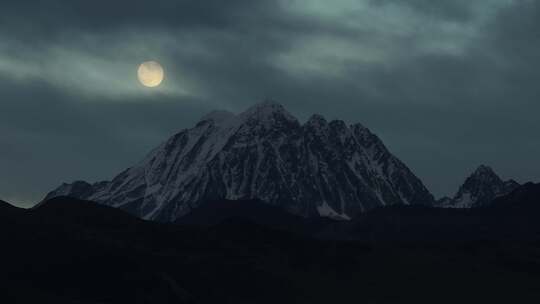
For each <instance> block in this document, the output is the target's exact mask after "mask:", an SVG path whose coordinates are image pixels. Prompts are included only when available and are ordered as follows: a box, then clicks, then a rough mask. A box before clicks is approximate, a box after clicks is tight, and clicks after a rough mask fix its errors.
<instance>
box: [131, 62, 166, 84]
mask: <svg viewBox="0 0 540 304" xmlns="http://www.w3.org/2000/svg"><path fill="white" fill-rule="evenodd" d="M137 76H138V77H139V81H140V82H141V83H142V85H144V86H146V87H149V88H154V87H157V86H159V85H160V84H161V82H162V81H163V77H164V76H165V73H164V72H163V67H162V66H161V64H159V63H158V62H156V61H146V62H143V63H141V65H140V66H139V70H138V71H137Z"/></svg>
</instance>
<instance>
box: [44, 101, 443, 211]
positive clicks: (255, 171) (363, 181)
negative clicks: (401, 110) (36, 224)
mask: <svg viewBox="0 0 540 304" xmlns="http://www.w3.org/2000/svg"><path fill="white" fill-rule="evenodd" d="M64 195H66V196H72V197H76V198H79V199H86V200H93V201H96V202H99V203H102V204H105V205H109V206H113V207H118V208H122V209H124V210H127V211H129V212H131V213H133V214H135V215H137V216H139V217H142V218H145V219H152V220H159V221H174V220H176V219H178V218H179V217H181V216H183V215H185V214H187V213H189V212H190V210H192V209H193V208H197V207H198V206H199V205H200V204H201V203H203V202H205V201H211V200H216V199H228V200H237V199H260V200H262V201H264V202H267V203H269V204H273V205H278V206H281V207H283V208H285V209H287V210H289V211H290V212H292V213H295V214H299V215H302V216H324V217H333V218H340V219H349V218H352V217H354V216H356V215H358V214H360V213H361V212H364V211H366V210H369V209H373V208H375V207H379V206H384V205H395V204H428V205H431V204H433V203H434V199H433V196H432V195H431V194H430V193H429V191H428V190H427V189H426V188H425V187H424V185H423V184H422V182H421V181H420V179H418V178H417V177H416V176H415V175H414V174H413V173H412V172H411V171H410V170H409V168H407V166H406V165H405V164H403V163H402V162H401V161H400V160H399V159H398V158H396V157H395V156H394V155H392V154H391V153H390V152H389V151H388V150H387V149H386V147H385V146H384V144H383V143H382V141H381V140H380V139H379V138H378V137H377V136H376V135H374V134H373V133H371V132H370V130H369V129H367V128H365V127H363V126H362V125H360V124H354V125H350V126H348V125H346V124H345V123H344V122H343V121H340V120H334V121H330V122H327V121H326V120H325V118H324V117H322V116H320V115H313V116H312V117H311V118H310V119H309V120H308V121H307V122H306V123H304V124H301V123H300V122H299V121H298V120H297V119H296V118H295V117H294V116H292V115H291V114H289V113H288V112H287V111H286V110H285V109H284V108H283V106H281V105H280V104H277V103H274V102H263V103H261V104H257V105H255V106H253V107H251V108H249V109H248V110H247V111H245V112H243V113H240V114H238V115H235V114H232V113H229V112H224V111H218V112H212V113H210V114H208V115H206V116H204V117H203V118H202V119H201V121H200V122H198V123H197V124H196V125H195V126H194V127H193V128H191V129H186V130H183V131H181V132H180V133H178V134H176V135H174V136H173V137H171V138H170V139H169V140H167V141H166V142H164V143H163V144H161V145H160V146H159V147H157V148H156V149H155V150H153V151H152V152H151V153H150V154H149V155H148V156H147V157H146V158H145V159H144V160H142V161H141V162H140V163H139V164H137V165H135V166H134V167H132V168H129V169H127V170H125V171H124V172H122V173H120V174H119V175H118V176H116V177H115V178H114V179H113V180H112V181H110V182H99V183H95V184H89V183H86V182H80V181H79V182H75V183H72V184H64V185H62V186H60V187H59V188H57V189H56V190H54V191H52V192H51V193H49V194H48V195H47V197H46V199H50V198H52V197H56V196H64Z"/></svg>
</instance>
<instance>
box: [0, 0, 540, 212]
mask: <svg viewBox="0 0 540 304" xmlns="http://www.w3.org/2000/svg"><path fill="white" fill-rule="evenodd" d="M539 33H540V1H534V0H521V1H520V0H482V1H470V0H439V1H432V0H334V1H327V0H272V1H270V0H268V1H254V0H228V1H222V0H206V1H202V0H184V1H178V0H153V1H142V0H118V1H110V0H107V1H105V0H94V1H82V0H80V1H79V0H77V1H75V0H50V1H26V0H13V1H5V0H0V174H1V175H0V198H1V199H4V200H7V201H10V202H12V203H16V204H19V205H21V206H30V205H32V204H34V203H35V202H36V201H38V200H40V199H41V198H42V197H43V196H44V194H45V193H46V192H47V191H49V190H51V189H52V188H54V187H56V186H57V185H59V184H60V183H62V182H69V181H72V180H78V179H83V180H88V181H98V180H102V179H110V178H112V177H113V176H114V175H115V174H116V173H118V172H119V171H121V170H123V169H124V168H126V167H128V166H130V165H132V164H133V163H135V162H136V161H138V160H139V159H141V158H142V157H143V156H144V155H145V154H146V153H147V152H148V151H149V150H150V149H151V148H153V147H154V146H156V145H157V144H159V143H160V142H162V141H163V140H165V139H166V138H167V137H169V136H170V135H172V134H174V133H176V132H177V131H179V130H181V129H183V128H186V127H190V126H192V125H193V124H194V123H195V122H196V121H197V120H198V119H199V118H200V117H201V116H203V115H204V114H205V113H206V112H208V111H210V110H213V109H227V110H231V111H236V112H237V111H241V110H243V109H245V108H246V107H249V106H250V105H251V104H253V103H256V102H258V101H261V100H263V99H266V98H271V99H273V100H276V101H278V102H280V103H282V104H283V105H285V106H286V108H287V109H288V110H289V111H290V112H291V113H293V114H294V115H296V116H297V117H299V119H301V120H305V119H306V118H307V117H309V116H310V115H311V114H312V113H314V112H317V113H320V114H323V115H324V116H326V117H327V119H342V120H345V121H346V122H348V123H354V122H361V123H362V124H364V125H366V126H368V127H369V128H370V129H372V130H373V131H374V132H375V133H377V134H378V135H379V136H380V137H381V138H382V139H383V141H384V142H385V143H386V144H387V146H388V147H389V148H390V149H391V150H392V152H394V154H396V155H397V156H398V157H400V158H401V159H402V160H403V161H404V162H405V163H407V164H408V165H409V166H410V167H411V169H412V170H413V171H414V172H415V173H416V174H417V175H418V176H419V177H420V178H422V179H423V181H424V182H425V184H426V185H427V186H428V188H429V189H430V190H431V191H432V192H433V193H434V194H435V195H436V196H441V195H447V194H452V193H454V192H455V191H456V189H457V187H458V186H459V184H460V183H462V182H463V180H464V178H465V177H466V176H467V175H468V174H469V173H470V172H471V171H472V170H473V169H474V168H475V167H477V166H478V165H480V164H482V163H485V164H487V165H491V166H492V167H493V168H494V169H495V170H496V171H497V172H499V173H500V175H501V176H502V177H504V178H515V179H516V180H518V181H520V182H525V181H531V180H532V181H539V180H540V157H538V156H539V155H540V136H539V131H540V119H539V113H540V98H539V96H540V35H539ZM146 60H157V61H159V62H161V63H162V65H163V66H164V68H165V70H166V74H167V78H166V79H165V81H164V83H163V85H162V86H160V87H159V88H158V89H152V90H149V89H145V88H143V87H142V86H141V85H140V84H139V83H138V81H137V78H136V70H137V66H138V64H139V63H141V62H143V61H146Z"/></svg>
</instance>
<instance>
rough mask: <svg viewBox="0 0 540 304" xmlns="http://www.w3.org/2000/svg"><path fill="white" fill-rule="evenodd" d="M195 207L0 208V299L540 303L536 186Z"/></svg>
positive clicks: (539, 189)
mask: <svg viewBox="0 0 540 304" xmlns="http://www.w3.org/2000/svg"><path fill="white" fill-rule="evenodd" d="M225 206H226V207H225ZM231 210H235V211H234V212H232V211H231ZM196 211H197V212H193V213H192V214H191V215H190V216H188V217H186V218H184V219H182V220H181V221H179V222H178V223H177V224H176V225H170V224H158V223H153V222H145V221H142V220H139V219H137V218H134V217H132V216H130V215H128V214H126V213H124V212H122V211H120V210H116V209H111V208H108V207H104V206H100V205H96V204H94V203H91V202H85V201H77V200H74V199H70V198H56V199H53V200H50V201H48V202H46V203H44V204H42V205H40V206H39V207H38V208H36V209H33V210H23V209H17V208H15V207H12V206H11V205H9V204H7V203H0V228H1V229H0V242H1V244H2V250H1V259H0V263H1V265H0V269H1V271H0V276H1V278H0V284H1V285H0V286H2V288H1V291H0V292H1V295H0V296H1V297H2V299H1V301H0V302H1V303H153V304H159V303H350V302H352V303H539V302H540V287H539V286H540V221H539V219H540V185H534V184H527V185H524V186H522V187H520V188H518V189H517V190H516V191H514V192H512V193H511V194H510V195H508V196H505V197H502V198H499V199H497V200H496V201H495V202H494V203H493V204H492V206H491V207H489V208H482V209H472V210H447V209H433V208H424V207H410V208H405V207H401V208H398V207H396V208H386V209H379V210H375V211H373V212H371V213H369V214H366V215H365V216H363V217H362V218H360V219H358V220H356V221H354V222H333V221H330V220H305V219H302V218H297V217H295V216H292V215H289V214H286V213H284V212H282V211H281V210H279V209H277V208H273V207H269V206H267V205H263V204H262V203H258V202H255V201H251V202H247V201H246V202H227V201H223V202H211V203H208V204H207V205H205V206H203V207H201V208H200V209H197V210H196Z"/></svg>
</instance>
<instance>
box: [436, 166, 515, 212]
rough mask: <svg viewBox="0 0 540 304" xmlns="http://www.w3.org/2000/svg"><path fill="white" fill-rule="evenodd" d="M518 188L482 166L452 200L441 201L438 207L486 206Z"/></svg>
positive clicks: (512, 182) (513, 183)
mask: <svg viewBox="0 0 540 304" xmlns="http://www.w3.org/2000/svg"><path fill="white" fill-rule="evenodd" d="M519 186H520V185H519V184H518V183H517V182H516V181H514V180H508V181H503V180H502V179H501V178H500V177H499V176H498V175H497V174H496V173H495V172H494V171H493V169H492V168H490V167H488V166H484V165H482V166H480V167H478V169H476V171H475V172H474V173H472V174H471V175H470V176H469V177H468V178H467V179H466V180H465V183H464V184H463V185H462V186H461V187H460V188H459V190H458V192H457V193H456V195H455V196H454V198H453V199H451V200H448V199H442V200H440V201H439V206H441V207H446V208H473V207H480V206H486V205H488V204H489V203H491V201H493V199H495V198H497V197H500V196H503V195H506V194H509V193H510V192H512V191H513V190H515V189H516V188H518V187H519Z"/></svg>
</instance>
